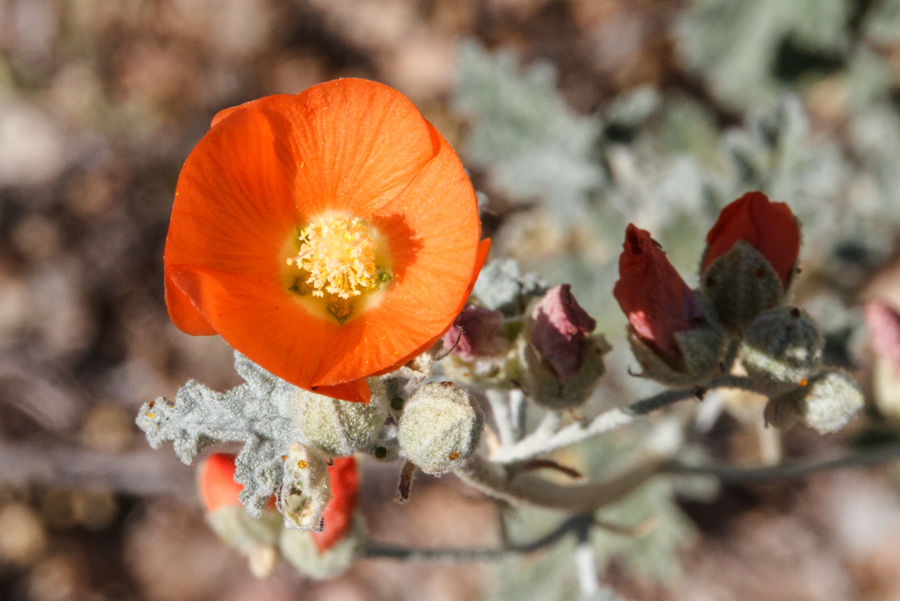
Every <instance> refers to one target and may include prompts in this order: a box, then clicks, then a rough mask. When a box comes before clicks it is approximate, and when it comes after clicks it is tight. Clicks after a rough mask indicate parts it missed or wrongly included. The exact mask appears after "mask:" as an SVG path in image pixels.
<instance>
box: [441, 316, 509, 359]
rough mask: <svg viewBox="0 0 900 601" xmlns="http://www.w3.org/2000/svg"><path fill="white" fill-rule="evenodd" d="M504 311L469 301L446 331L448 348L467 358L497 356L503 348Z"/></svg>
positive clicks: (445, 338)
mask: <svg viewBox="0 0 900 601" xmlns="http://www.w3.org/2000/svg"><path fill="white" fill-rule="evenodd" d="M502 327H503V314H502V313H500V312H499V311H492V310H491V309H485V308H484V307H479V306H477V305H466V306H465V307H464V308H463V310H462V311H461V312H460V314H459V315H458V316H457V317H456V321H454V322H453V327H451V328H450V329H449V330H448V331H447V333H446V334H444V338H443V341H444V348H448V349H453V351H452V352H453V353H455V354H457V355H459V356H460V357H461V358H462V359H464V360H466V361H472V360H473V359H476V358H478V357H495V356H497V355H498V354H499V353H500V352H501V351H502V350H503V337H502Z"/></svg>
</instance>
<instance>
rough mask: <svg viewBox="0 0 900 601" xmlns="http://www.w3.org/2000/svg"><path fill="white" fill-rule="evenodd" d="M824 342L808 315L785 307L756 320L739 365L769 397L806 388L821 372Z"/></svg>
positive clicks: (745, 342) (748, 335) (742, 349)
mask: <svg viewBox="0 0 900 601" xmlns="http://www.w3.org/2000/svg"><path fill="white" fill-rule="evenodd" d="M824 345H825V342H824V340H823V338H822V334H821V332H820V331H819V327H818V326H817V325H816V322H815V321H814V320H813V318H812V317H810V316H809V314H808V313H806V312H805V311H802V310H800V309H797V308H796V307H784V308H781V309H775V310H772V311H769V312H767V313H764V314H762V315H760V316H759V317H757V318H756V319H755V320H754V321H753V323H752V324H750V327H749V328H748V329H747V333H746V335H745V336H744V342H743V346H742V347H741V362H742V364H743V365H744V368H745V369H746V370H747V373H748V375H749V376H750V377H751V378H753V380H754V383H755V384H756V386H757V388H758V390H759V391H760V392H762V393H763V394H767V395H769V396H777V395H780V394H784V393H786V392H789V391H790V390H792V389H794V388H797V387H798V386H805V385H806V384H807V383H808V382H810V381H811V380H812V379H813V377H815V376H816V375H817V374H818V373H819V372H820V371H821V369H822V349H823V348H824Z"/></svg>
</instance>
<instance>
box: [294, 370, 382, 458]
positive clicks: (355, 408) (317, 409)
mask: <svg viewBox="0 0 900 601" xmlns="http://www.w3.org/2000/svg"><path fill="white" fill-rule="evenodd" d="M369 383H370V388H371V390H372V400H371V401H369V404H368V405H365V404H363V403H351V402H350V401H339V400H337V399H333V398H331V397H327V396H323V395H321V394H315V393H313V392H309V391H307V390H301V389H298V390H297V392H296V393H294V399H292V400H293V407H292V409H293V412H294V424H295V427H296V428H297V429H298V430H299V431H300V433H301V434H302V435H303V436H304V437H305V439H306V440H307V441H308V442H309V443H311V444H313V445H315V446H317V447H318V448H319V449H321V450H322V451H323V452H325V453H326V454H327V455H331V456H337V457H348V456H350V455H352V454H354V453H360V452H368V451H370V450H371V449H372V448H373V447H374V445H375V440H376V439H377V438H378V433H379V432H380V431H381V428H382V426H384V420H385V419H386V418H387V413H388V409H387V399H386V398H385V394H384V383H383V382H382V381H381V380H378V379H376V378H371V379H370V380H369Z"/></svg>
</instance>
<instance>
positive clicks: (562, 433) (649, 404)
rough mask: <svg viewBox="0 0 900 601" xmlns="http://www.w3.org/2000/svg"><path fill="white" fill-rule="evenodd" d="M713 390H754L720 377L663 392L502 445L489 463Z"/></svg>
mask: <svg viewBox="0 0 900 601" xmlns="http://www.w3.org/2000/svg"><path fill="white" fill-rule="evenodd" d="M713 388H741V389H744V390H753V385H752V382H751V381H750V379H749V378H744V377H740V376H731V375H728V376H722V377H720V378H716V379H715V380H713V381H712V382H710V383H709V385H707V386H703V387H697V388H691V389H687V390H666V391H663V392H660V393H659V394H655V395H653V396H651V397H648V398H646V399H642V400H640V401H636V402H634V403H632V404H631V405H628V406H627V407H618V408H616V409H610V410H609V411H605V412H603V413H601V414H600V415H597V416H596V417H593V418H591V419H589V420H585V421H581V422H576V423H574V424H570V425H568V426H566V427H565V428H563V429H561V430H559V431H558V432H546V431H545V430H543V429H541V428H538V430H536V431H535V432H533V433H532V434H530V435H529V436H526V437H525V438H523V439H522V440H521V441H519V442H517V443H516V444H513V445H504V446H502V447H501V448H499V449H497V450H495V451H494V452H493V453H492V454H491V461H494V462H497V463H515V462H519V461H526V460H528V459H532V458H533V457H537V456H538V455H543V454H545V453H549V452H551V451H555V450H556V449H561V448H562V447H567V446H569V445H572V444H575V443H578V442H581V441H583V440H586V439H588V438H591V437H592V436H597V435H598V434H603V433H604V432H609V431H610V430H614V429H616V428H618V427H621V426H624V425H626V424H629V423H631V422H633V421H634V420H635V418H636V417H638V416H640V415H646V414H647V413H650V412H651V411H654V410H656V409H662V408H663V407H667V406H669V405H673V404H675V403H678V402H680V401H684V400H686V399H691V398H693V399H702V398H703V396H704V395H705V394H706V392H707V391H709V390H711V389H713Z"/></svg>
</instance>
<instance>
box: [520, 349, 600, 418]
mask: <svg viewBox="0 0 900 601" xmlns="http://www.w3.org/2000/svg"><path fill="white" fill-rule="evenodd" d="M579 345H580V347H581V364H580V365H579V367H578V371H576V372H575V373H574V374H572V375H571V376H561V375H560V374H559V373H558V372H557V371H556V370H555V369H554V368H553V366H552V364H550V363H548V362H547V360H546V358H545V357H544V356H543V355H542V354H540V353H539V352H538V351H537V350H536V349H535V348H534V346H532V345H529V344H523V345H522V346H521V347H520V352H519V356H520V359H519V360H520V361H521V363H522V366H523V370H522V375H521V378H522V385H523V387H524V389H525V391H526V392H527V393H528V396H530V397H531V399H532V400H533V401H534V402H535V403H537V404H538V405H541V406H542V407H546V408H548V409H554V410H561V409H569V408H572V407H578V406H579V405H582V404H584V402H585V401H587V400H588V398H589V397H590V396H591V393H592V392H593V391H594V388H595V387H596V386H597V382H599V381H600V378H601V377H603V374H605V373H606V367H605V366H604V364H603V355H604V354H605V353H607V352H609V350H610V348H611V347H610V346H609V343H608V342H607V341H606V338H604V337H603V336H602V335H597V336H589V337H587V338H585V339H584V340H582V341H580V343H579Z"/></svg>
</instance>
